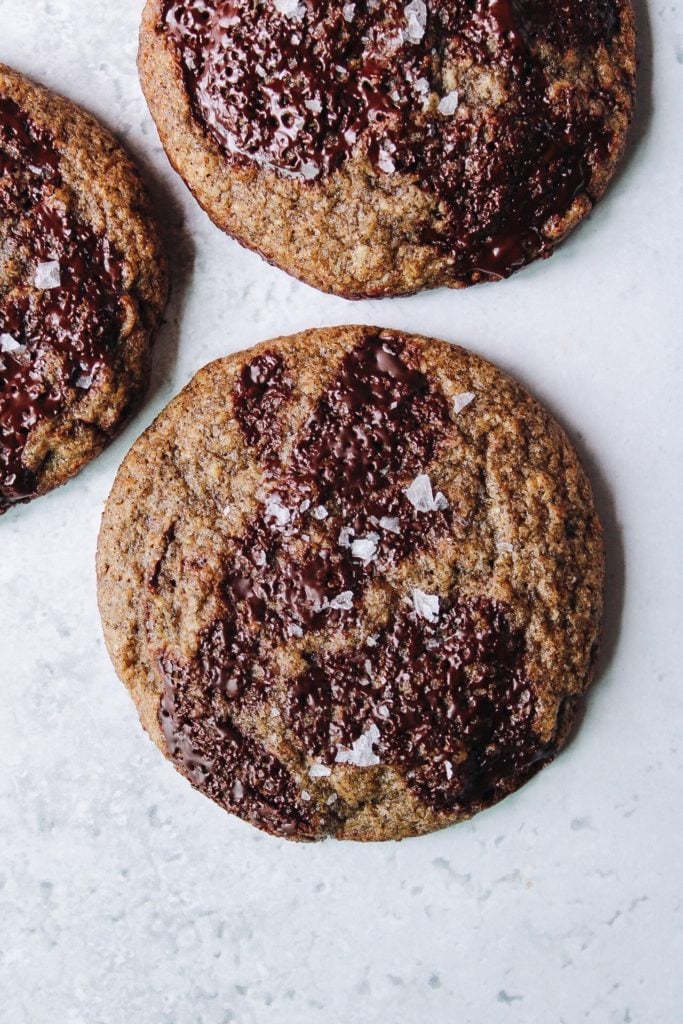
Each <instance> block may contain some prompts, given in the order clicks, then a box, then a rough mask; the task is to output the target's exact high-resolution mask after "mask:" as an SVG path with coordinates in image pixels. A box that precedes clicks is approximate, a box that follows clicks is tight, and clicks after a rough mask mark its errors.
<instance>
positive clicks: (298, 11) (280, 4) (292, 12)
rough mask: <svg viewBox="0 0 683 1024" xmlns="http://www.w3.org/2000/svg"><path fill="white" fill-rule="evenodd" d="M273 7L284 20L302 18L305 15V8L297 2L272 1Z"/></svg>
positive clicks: (297, 0) (286, 0) (295, 0)
mask: <svg viewBox="0 0 683 1024" xmlns="http://www.w3.org/2000/svg"><path fill="white" fill-rule="evenodd" d="M273 7H274V8H275V10H276V11H279V12H280V14H284V16H285V17H286V18H302V17H303V16H304V14H305V13H306V8H305V7H304V6H303V4H300V3H299V0H273Z"/></svg>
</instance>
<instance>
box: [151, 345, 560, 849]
mask: <svg viewBox="0 0 683 1024" xmlns="http://www.w3.org/2000/svg"><path fill="white" fill-rule="evenodd" d="M413 359H414V357H413V356H412V355H411V353H410V351H409V349H408V347H407V346H406V344H405V343H404V342H402V341H401V340H400V338H398V337H397V336H396V335H395V334H393V333H392V332H384V333H383V332H368V333H367V335H366V337H365V338H364V339H363V340H362V341H361V342H360V343H359V344H358V345H356V346H355V347H354V348H352V349H351V351H349V352H348V353H347V354H346V355H345V356H344V358H343V359H342V362H341V366H340V368H339V370H338V371H337V372H336V374H335V375H334V376H333V379H332V381H331V382H330V384H329V385H328V386H327V387H326V388H325V389H324V390H323V392H322V394H321V395H320V396H319V397H318V400H317V403H316V405H315V407H314V409H313V411H312V413H311V414H310V416H309V417H308V419H307V421H306V422H305V423H304V425H303V427H302V428H301V429H300V431H299V435H298V438H297V441H296V443H295V445H294V448H293V451H292V453H291V455H290V456H289V459H288V463H287V465H286V466H282V465H279V464H278V463H277V460H276V459H275V457H274V456H273V451H274V448H273V446H272V445H271V443H270V441H271V434H272V433H273V432H275V436H278V434H277V424H278V419H279V416H280V414H281V412H282V407H283V404H284V403H286V402H287V401H289V400H291V399H292V394H293V390H292V387H291V386H289V385H288V387H287V389H285V391H283V389H282V382H283V380H290V381H291V374H290V373H289V370H288V367H287V364H286V360H285V358H284V357H283V355H282V354H281V353H278V352H275V351H268V350H264V351H262V352H261V353H260V354H259V355H258V356H257V357H256V358H255V359H254V360H252V361H251V362H249V363H246V364H245V365H244V367H243V369H242V372H241V374H240V376H239V378H238V379H237V382H236V384H235V388H234V392H233V402H234V405H235V414H236V419H237V421H238V422H239V423H240V426H241V429H242V431H243V434H244V437H245V440H246V442H247V444H248V445H249V446H250V447H253V448H254V449H255V451H256V453H257V454H258V455H261V456H262V455H263V452H264V451H265V452H268V453H269V455H268V459H267V462H266V466H267V469H266V473H265V477H266V480H267V483H266V486H265V487H264V489H263V490H262V492H261V493H260V496H259V500H260V503H261V507H262V512H260V513H259V515H258V516H257V518H256V519H255V521H254V522H253V523H252V524H251V525H250V526H249V527H248V528H247V529H246V531H245V532H244V533H243V535H242V536H241V537H240V538H236V539H235V543H236V550H235V551H234V553H233V555H232V557H231V561H230V565H229V568H227V569H226V571H225V575H224V578H223V582H222V585H221V603H222V604H223V612H222V614H221V615H220V617H219V618H218V619H217V620H216V621H215V622H214V623H213V624H211V625H209V626H208V627H206V628H205V629H204V630H203V631H202V633H201V636H200V637H199V647H198V653H197V656H196V658H195V659H193V660H192V661H191V662H190V663H186V662H181V661H178V660H176V659H175V658H174V657H173V655H172V654H171V653H170V652H169V651H162V652H158V653H157V654H156V666H157V670H158V672H159V674H160V677H161V680H162V685H163V691H162V697H161V703H160V707H159V721H160V725H161V729H162V733H163V736H164V740H165V743H166V746H167V749H168V751H169V754H170V755H171V757H172V758H173V760H174V761H175V763H176V764H177V765H178V767H179V768H180V769H181V771H183V773H184V774H185V775H186V776H187V777H188V778H189V779H190V781H191V782H192V783H193V785H195V786H196V787H197V788H199V789H201V790H203V791H204V792H206V793H208V794H209V795H210V796H212V798H213V799H215V800H217V802H219V803H221V804H222V805H223V806H225V807H226V808H228V809H229V810H233V811H235V812H236V813H238V814H240V815H241V816H242V817H245V818H247V819H248V820H250V821H252V822H253V823H254V824H257V825H259V826H260V827H262V828H265V829H266V830H268V831H273V832H276V833H277V834H282V835H285V836H289V837H291V836H295V837H300V838H311V837H315V836H319V835H321V834H324V833H325V832H327V831H334V830H335V829H338V828H339V827H340V826H339V816H338V815H337V814H334V815H333V816H332V817H331V818H330V817H329V816H328V813H326V812H325V811H321V809H320V804H321V800H322V797H323V796H326V797H333V798H335V801H336V799H338V796H339V794H338V792H337V789H336V788H335V787H336V782H337V776H339V775H340V766H341V773H342V774H343V772H344V771H345V770H346V769H345V768H344V766H346V765H349V766H352V768H353V770H357V769H359V768H361V769H363V770H367V771H369V772H370V774H371V775H372V774H373V773H375V774H376V771H380V772H384V771H386V769H390V770H391V771H392V772H395V773H397V776H398V777H399V778H400V779H402V780H403V783H404V784H405V785H407V787H408V788H409V789H410V790H411V791H412V792H414V794H415V797H416V799H417V800H418V801H420V802H422V803H423V804H424V805H425V807H427V808H429V811H430V813H432V814H434V815H437V816H438V815H453V814H460V815H463V814H467V813H472V811H473V810H475V809H477V808H478V807H479V806H482V805H484V804H486V803H489V802H491V801H492V800H494V799H496V798H499V797H500V796H501V795H503V794H504V793H505V792H506V791H507V789H508V788H509V787H510V786H511V778H513V777H517V778H519V777H524V776H527V775H529V774H532V773H533V772H534V771H536V770H537V769H538V768H539V767H541V765H542V764H543V763H546V762H547V761H548V760H549V759H550V758H551V757H552V756H553V753H554V750H553V747H552V745H551V744H544V743H542V742H541V741H540V740H539V739H538V737H537V735H536V734H535V731H534V721H535V716H536V698H535V688H534V686H533V684H532V682H531V680H530V678H529V677H528V674H527V671H526V666H525V637H524V632H523V631H522V630H520V629H518V628H517V627H515V626H514V625H513V624H512V622H511V620H510V618H509V615H508V612H507V609H506V608H505V606H504V605H503V604H502V603H501V602H497V601H493V600H490V599H484V598H478V599H472V598H464V597H461V596H460V595H458V593H457V592H455V593H449V594H447V595H441V596H437V595H430V594H427V593H426V592H424V591H422V590H420V588H419V587H413V588H412V589H411V590H410V591H409V592H408V593H405V594H404V597H403V600H404V604H403V606H399V607H398V608H396V609H395V610H394V611H391V612H390V613H389V614H388V616H387V617H385V618H384V620H383V621H380V623H379V625H377V624H376V623H375V624H374V625H373V627H372V629H373V633H372V634H371V635H367V639H366V640H365V641H364V642H363V643H360V644H358V645H357V649H352V648H348V647H347V649H344V650H341V651H338V650H333V649H332V648H329V649H328V650H325V649H324V648H323V649H322V650H321V649H316V647H315V646H313V647H311V646H309V641H310V638H320V637H321V636H324V635H326V634H328V633H329V631H330V630H331V629H335V628H336V629H339V630H341V631H342V635H347V634H349V632H350V630H351V629H352V628H353V629H354V631H361V632H362V630H363V629H365V632H366V634H369V629H370V627H369V625H368V623H369V619H368V618H367V612H366V608H365V605H364V603H363V595H364V594H365V592H366V589H367V587H368V585H369V584H370V583H371V581H372V580H373V579H377V578H381V573H382V572H383V571H386V570H387V569H389V568H390V567H392V566H400V565H401V564H402V563H403V562H405V561H406V559H407V558H408V557H409V556H410V555H411V554H414V553H418V552H423V551H427V550H430V549H431V547H432V545H433V543H434V541H435V540H436V539H438V538H439V537H440V536H441V535H443V534H444V533H445V532H447V531H448V530H449V528H450V524H451V522H452V508H451V503H450V501H449V500H448V499H447V497H446V496H445V495H443V494H441V493H440V492H438V491H435V489H434V488H433V487H432V484H431V481H430V480H429V478H428V477H427V475H426V474H424V473H421V472H420V470H421V469H422V468H423V467H424V466H425V465H430V464H431V463H432V461H433V459H434V456H435V454H436V453H437V452H438V449H439V446H441V445H443V444H444V443H446V442H447V439H448V435H449V432H450V430H451V429H452V419H451V413H450V409H449V406H448V403H447V402H446V400H445V398H444V396H443V395H442V394H441V393H440V392H439V391H438V390H437V389H436V388H434V387H433V386H432V385H431V383H430V382H429V380H428V378H427V377H426V376H425V374H424V373H423V372H422V371H421V370H419V369H418V368H417V367H416V366H415V365H414V363H413ZM269 386H270V387H273V389H274V394H273V396H272V400H271V399H269V398H268V396H267V392H268V388H269ZM459 397H462V396H459ZM255 405H258V406H259V407H260V408H262V409H264V410H266V412H267V415H265V416H264V417H263V419H262V420H261V422H260V423H259V427H258V430H255V428H254V422H253V418H252V412H253V408H252V407H253V406H255ZM410 480H412V483H410ZM396 481H399V483H396ZM401 481H403V483H402V484H401V483H400V482H401ZM164 536H165V537H166V534H164ZM157 565H158V563H157ZM274 640H277V642H279V644H281V645H284V647H285V648H286V647H287V645H288V644H290V643H291V642H293V643H295V644H296V645H297V651H298V659H299V661H300V663H301V666H302V667H301V668H300V669H299V670H298V671H296V672H294V673H293V674H291V675H289V676H286V677H283V676H282V673H281V672H279V670H278V667H277V658H276V657H275V653H274V651H273V650H272V642H273V641H274ZM256 669H258V671H256ZM247 711H248V714H247ZM271 715H274V716H275V717H274V724H273V722H271V719H270V716H271ZM248 722H251V723H252V726H251V730H250V731H248V732H245V728H246V727H247V724H248ZM254 722H258V723H260V724H259V725H257V728H256V735H254V732H253V728H254V726H253V723H254ZM293 737H294V738H295V739H296V743H295V749H296V750H297V751H298V762H297V763H298V768H293V767H292V766H291V758H288V757H287V756H286V754H285V753H284V752H285V751H286V750H288V749H289V748H291V746H292V738H293ZM286 763H290V767H289V768H287V766H286ZM306 770H308V772H309V777H310V780H311V781H310V783H308V782H307V783H306V785H307V786H308V787H309V788H306V785H304V783H303V782H302V773H303V774H305V772H306ZM309 790H314V791H315V792H316V794H317V796H318V797H319V799H318V800H316V801H315V802H314V801H313V800H311V793H310V791H309ZM342 795H343V794H342ZM323 806H326V805H325V804H324V803H323ZM333 806H334V805H333ZM343 813H344V814H346V809H344V811H343Z"/></svg>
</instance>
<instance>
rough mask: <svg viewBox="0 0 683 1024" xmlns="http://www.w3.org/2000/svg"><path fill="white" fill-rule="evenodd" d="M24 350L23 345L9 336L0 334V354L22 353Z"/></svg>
mask: <svg viewBox="0 0 683 1024" xmlns="http://www.w3.org/2000/svg"><path fill="white" fill-rule="evenodd" d="M24 348H25V345H22V344H21V343H20V342H18V341H15V339H14V338H13V337H12V335H11V334H0V352H19V351H22V352H23V350H24Z"/></svg>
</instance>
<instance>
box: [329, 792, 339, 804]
mask: <svg viewBox="0 0 683 1024" xmlns="http://www.w3.org/2000/svg"><path fill="white" fill-rule="evenodd" d="M338 799H339V797H338V796H337V794H336V793H330V795H329V796H328V798H327V806H328V807H331V806H332V804H336V802H337V800H338Z"/></svg>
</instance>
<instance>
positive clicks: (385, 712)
mask: <svg viewBox="0 0 683 1024" xmlns="http://www.w3.org/2000/svg"><path fill="white" fill-rule="evenodd" d="M377 714H378V715H379V716H380V718H389V715H390V711H389V708H388V707H387V706H386V704H380V706H379V707H378V708H377Z"/></svg>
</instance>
